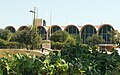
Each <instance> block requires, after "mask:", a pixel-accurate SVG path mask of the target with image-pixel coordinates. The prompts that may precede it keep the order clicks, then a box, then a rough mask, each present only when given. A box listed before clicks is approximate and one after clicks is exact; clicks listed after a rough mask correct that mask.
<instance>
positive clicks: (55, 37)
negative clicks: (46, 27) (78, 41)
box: [51, 30, 69, 42]
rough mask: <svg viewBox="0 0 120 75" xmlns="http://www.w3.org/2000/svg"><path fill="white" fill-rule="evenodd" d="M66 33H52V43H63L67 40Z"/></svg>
mask: <svg viewBox="0 0 120 75" xmlns="http://www.w3.org/2000/svg"><path fill="white" fill-rule="evenodd" d="M68 35H69V34H68V33H67V32H65V31H61V30H59V31H56V32H55V33H53V34H52V35H51V41H54V42H64V41H66V40H67V38H68Z"/></svg>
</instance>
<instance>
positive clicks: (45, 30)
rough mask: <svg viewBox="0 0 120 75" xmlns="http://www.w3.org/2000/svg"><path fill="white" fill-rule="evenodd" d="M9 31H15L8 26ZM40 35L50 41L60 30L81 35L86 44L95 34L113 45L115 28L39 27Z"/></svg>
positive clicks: (22, 27)
mask: <svg viewBox="0 0 120 75" xmlns="http://www.w3.org/2000/svg"><path fill="white" fill-rule="evenodd" d="M6 28H7V29H14V30H15V28H14V27H12V26H7V27H6ZM25 28H28V26H21V27H20V28H19V29H18V30H22V29H25ZM37 28H38V33H39V34H40V35H42V38H43V40H48V39H49V38H50V36H51V34H53V33H54V32H56V31H58V30H63V31H66V32H68V33H69V34H73V35H79V36H80V37H81V39H82V40H83V43H86V41H85V40H86V39H87V37H89V36H92V35H93V34H97V35H100V36H101V37H102V38H103V39H104V40H105V44H111V42H110V34H109V32H111V31H112V30H114V28H113V26H112V25H110V24H102V25H98V26H94V25H91V24H86V25H83V26H76V25H67V26H60V25H52V26H42V25H38V27H37Z"/></svg>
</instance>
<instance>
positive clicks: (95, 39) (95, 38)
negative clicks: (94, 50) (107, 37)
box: [86, 34, 104, 46]
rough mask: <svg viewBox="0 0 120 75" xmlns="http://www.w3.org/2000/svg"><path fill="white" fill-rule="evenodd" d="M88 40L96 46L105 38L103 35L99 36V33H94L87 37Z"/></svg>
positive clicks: (89, 43) (88, 42)
mask: <svg viewBox="0 0 120 75" xmlns="http://www.w3.org/2000/svg"><path fill="white" fill-rule="evenodd" d="M86 42H87V44H88V45H90V46H95V45H98V44H101V43H104V40H103V39H102V37H100V36H98V35H97V34H93V35H92V36H89V37H88V38H87V39H86Z"/></svg>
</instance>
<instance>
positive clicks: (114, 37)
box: [109, 30, 120, 46]
mask: <svg viewBox="0 0 120 75" xmlns="http://www.w3.org/2000/svg"><path fill="white" fill-rule="evenodd" d="M109 34H110V36H111V37H110V41H111V43H113V44H117V45H118V46H120V33H119V32H118V31H117V30H113V31H111V32H109Z"/></svg>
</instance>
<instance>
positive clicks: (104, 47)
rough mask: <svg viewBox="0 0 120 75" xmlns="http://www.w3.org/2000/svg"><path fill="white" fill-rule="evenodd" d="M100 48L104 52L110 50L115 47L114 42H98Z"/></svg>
mask: <svg viewBox="0 0 120 75" xmlns="http://www.w3.org/2000/svg"><path fill="white" fill-rule="evenodd" d="M99 47H100V49H101V50H102V51H103V52H104V51H106V52H107V51H109V52H112V50H113V48H115V47H116V45H115V44H99Z"/></svg>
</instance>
